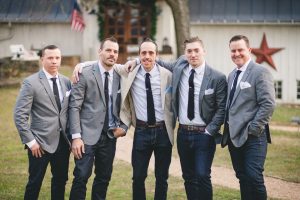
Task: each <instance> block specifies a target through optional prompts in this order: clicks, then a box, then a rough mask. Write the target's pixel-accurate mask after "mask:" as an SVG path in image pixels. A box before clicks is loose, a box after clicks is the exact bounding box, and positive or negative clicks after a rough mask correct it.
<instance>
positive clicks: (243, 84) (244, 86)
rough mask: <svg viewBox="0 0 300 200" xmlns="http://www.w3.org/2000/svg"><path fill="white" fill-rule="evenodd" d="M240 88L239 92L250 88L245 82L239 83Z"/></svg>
mask: <svg viewBox="0 0 300 200" xmlns="http://www.w3.org/2000/svg"><path fill="white" fill-rule="evenodd" d="M240 87H241V90H243V89H246V88H249V87H251V84H250V83H248V82H247V81H245V82H243V81H241V83H240Z"/></svg>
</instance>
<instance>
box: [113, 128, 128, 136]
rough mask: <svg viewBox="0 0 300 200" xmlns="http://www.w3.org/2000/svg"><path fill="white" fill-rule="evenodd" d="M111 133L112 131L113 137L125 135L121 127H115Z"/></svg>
mask: <svg viewBox="0 0 300 200" xmlns="http://www.w3.org/2000/svg"><path fill="white" fill-rule="evenodd" d="M113 133H114V136H115V138H118V137H123V136H125V135H126V132H125V131H124V129H122V128H115V129H114V130H113Z"/></svg>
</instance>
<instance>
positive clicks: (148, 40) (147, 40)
mask: <svg viewBox="0 0 300 200" xmlns="http://www.w3.org/2000/svg"><path fill="white" fill-rule="evenodd" d="M145 42H151V43H153V44H154V45H155V51H156V53H158V46H157V44H156V42H155V41H154V40H152V39H151V38H148V37H146V38H144V39H143V41H142V42H141V43H140V46H139V53H140V52H141V46H142V44H143V43H145Z"/></svg>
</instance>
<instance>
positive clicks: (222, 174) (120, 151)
mask: <svg viewBox="0 0 300 200" xmlns="http://www.w3.org/2000/svg"><path fill="white" fill-rule="evenodd" d="M132 141H133V140H132V137H131V136H130V134H128V135H127V136H126V137H122V138H119V139H118V142H117V151H116V158H117V159H120V160H123V161H126V162H128V163H130V162H131V149H132ZM299 167H300V166H299ZM149 168H150V170H153V169H154V160H153V157H152V158H151V160H150V166H149ZM169 172H170V175H172V176H177V177H181V175H182V174H181V167H180V161H179V159H177V158H174V157H173V158H172V163H171V166H170V170H169ZM211 176H212V183H213V184H214V185H220V186H224V187H228V188H233V189H237V190H239V183H238V180H237V179H236V177H235V174H234V171H233V170H232V169H228V168H224V167H212V175H211ZM265 182H266V187H267V191H268V196H269V197H273V198H280V199H290V200H300V183H291V182H287V181H283V180H280V179H276V178H271V177H265Z"/></svg>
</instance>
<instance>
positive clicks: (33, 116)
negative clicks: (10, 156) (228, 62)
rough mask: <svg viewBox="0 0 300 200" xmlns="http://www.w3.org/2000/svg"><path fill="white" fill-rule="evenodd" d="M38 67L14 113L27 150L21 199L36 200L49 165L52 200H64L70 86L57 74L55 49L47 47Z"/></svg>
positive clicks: (56, 51) (66, 176) (68, 150)
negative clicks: (26, 172)
mask: <svg viewBox="0 0 300 200" xmlns="http://www.w3.org/2000/svg"><path fill="white" fill-rule="evenodd" d="M41 63H42V65H43V69H42V70H40V71H39V72H37V73H35V74H33V75H31V76H29V77H28V78H26V79H25V80H24V82H23V84H22V87H21V90H20V94H19V96H18V99H17V102H16V106H15V112H14V120H15V124H16V127H17V129H18V131H19V134H20V137H21V140H22V143H23V144H26V146H25V147H26V148H27V150H28V159H29V170H28V171H29V180H28V183H27V186H26V191H25V196H24V199H27V200H35V199H38V196H39V192H40V188H41V185H42V181H43V178H44V175H45V172H46V169H47V166H48V163H50V165H51V173H52V181H51V199H53V200H63V199H64V192H65V185H66V182H67V180H68V168H69V156H70V142H69V140H68V138H67V134H66V132H67V128H66V127H67V118H68V116H67V115H68V112H67V110H68V102H69V94H70V90H71V82H70V81H69V79H68V78H67V77H65V76H63V75H61V74H59V73H58V68H59V67H60V63H61V52H60V50H59V49H58V47H56V46H54V45H49V46H46V47H45V48H44V49H43V50H42V57H41ZM29 118H30V120H29Z"/></svg>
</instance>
